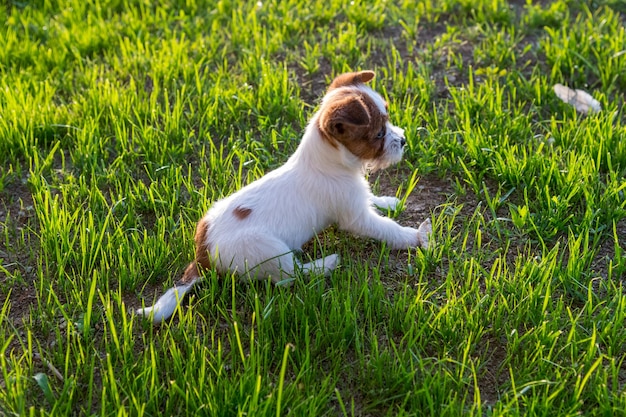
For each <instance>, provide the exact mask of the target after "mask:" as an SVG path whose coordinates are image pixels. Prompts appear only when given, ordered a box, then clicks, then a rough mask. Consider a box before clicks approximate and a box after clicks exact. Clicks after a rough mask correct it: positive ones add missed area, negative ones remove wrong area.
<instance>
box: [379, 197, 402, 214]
mask: <svg viewBox="0 0 626 417" xmlns="http://www.w3.org/2000/svg"><path fill="white" fill-rule="evenodd" d="M372 203H374V205H375V206H376V207H378V208H379V209H383V210H391V211H395V210H396V209H397V208H398V207H400V205H401V203H400V200H399V199H398V198H396V197H388V196H382V197H376V196H375V197H374V198H373V199H372Z"/></svg>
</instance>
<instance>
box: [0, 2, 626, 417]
mask: <svg viewBox="0 0 626 417" xmlns="http://www.w3.org/2000/svg"><path fill="white" fill-rule="evenodd" d="M625 25H626V6H625V5H624V2H623V1H622V0H594V1H582V0H555V1H549V0H544V1H538V2H534V1H530V0H527V1H523V0H511V1H506V0H474V1H473V0H440V1H439V0H419V1H403V2H394V1H378V2H367V1H359V0H355V1H339V0H324V1H318V0H311V1H308V2H301V1H293V0H286V1H265V0H264V1H258V2H241V1H239V2H238V1H227V0H220V1H210V0H207V1H201V0H185V1H175V0H168V1H146V0H131V1H120V0H101V1H100V0H85V1H77V0H74V1H72V0H68V1H63V0H58V1H56V0H35V1H15V0H8V1H5V2H3V4H2V5H1V6H0V417H3V416H14V415H15V416H18V415H19V416H22V415H32V416H39V415H42V416H43V415H46V416H47V415H50V416H52V415H54V416H65V415H102V416H126V415H129V416H156V415H163V416H174V415H216V416H226V415H233V416H234V415H237V416H243V415H275V416H280V415H288V414H289V415H294V416H302V415H310V416H320V415H330V416H335V415H341V416H379V415H387V416H403V415H432V416H459V415H470V416H484V415H490V416H504V415H506V416H516V415H520V416H522V415H523V416H535V415H546V416H569V415H572V416H573V415H580V414H583V415H590V416H595V415H602V416H614V415H626V327H625V324H626V323H625V320H626V292H625V288H624V279H625V278H626V251H625V249H626V197H625V193H626V179H625V177H626V112H625V111H624V110H623V104H624V101H625V100H626V30H625ZM358 69H372V70H374V71H376V74H377V76H376V78H375V80H374V82H373V87H374V88H375V89H376V90H377V91H379V92H381V94H383V96H384V97H385V98H386V100H387V101H388V102H389V104H390V115H391V121H392V122H393V123H394V124H397V125H399V126H401V127H403V128H405V130H406V135H407V139H408V144H407V148H406V152H405V158H404V160H403V161H402V162H400V163H399V164H397V165H396V166H394V167H391V168H389V169H387V170H385V171H383V172H379V173H372V174H371V175H370V178H369V180H370V182H371V184H372V189H373V190H374V191H375V192H376V193H382V194H386V195H396V196H398V197H399V198H401V199H402V200H403V202H404V206H403V209H401V210H398V211H396V212H393V213H386V215H389V216H392V217H394V218H395V219H396V220H397V221H398V222H399V223H401V224H403V225H409V226H414V227H417V225H419V224H420V222H421V221H423V220H424V219H425V218H428V217H429V218H431V220H432V222H433V227H434V232H433V239H434V241H435V244H434V245H433V247H432V248H430V249H428V250H421V249H412V250H409V251H391V250H389V248H387V247H386V246H385V245H384V244H383V243H380V242H376V241H372V240H368V239H364V238H359V237H355V236H352V235H349V234H346V233H345V232H342V231H341V230H339V229H337V228H335V227H331V228H329V229H327V230H325V231H323V232H321V233H320V234H319V235H318V236H317V237H316V238H314V239H313V240H312V241H311V242H309V243H307V245H306V246H305V248H304V252H303V255H302V256H303V257H304V258H309V257H310V258H314V259H315V258H317V257H319V256H321V255H324V254H331V253H339V254H340V255H341V257H342V265H341V267H340V268H339V269H337V270H336V271H335V272H334V273H333V274H332V276H330V277H328V278H324V277H322V276H314V277H311V278H310V279H309V278H306V277H298V278H297V279H296V280H295V284H294V285H293V286H291V287H283V286H275V285H272V284H271V283H269V282H241V281H240V280H239V279H238V278H237V277H236V276H218V275H217V274H216V273H215V271H208V272H207V274H206V279H205V280H204V281H203V282H202V283H201V284H199V285H198V286H197V287H196V288H195V290H194V291H193V292H192V293H191V295H190V297H188V299H186V301H185V303H184V304H183V305H182V306H181V308H180V309H178V310H177V312H176V314H175V316H174V317H173V318H172V319H171V320H169V321H167V322H165V323H163V324H161V325H157V326H153V325H152V324H151V323H149V322H148V321H147V320H145V319H144V318H142V317H137V316H134V315H133V314H132V312H133V311H134V310H135V309H136V308H138V307H141V306H142V305H143V304H151V303H152V301H153V300H154V299H155V297H157V296H158V295H160V294H162V293H163V291H164V290H165V289H167V288H169V287H171V286H172V284H173V283H174V282H175V281H176V280H177V279H178V278H179V277H180V275H181V273H182V271H183V270H184V268H185V266H186V265H187V263H188V262H190V261H191V260H192V259H193V251H194V246H193V233H194V230H195V223H196V221H197V220H198V219H199V218H200V217H201V216H202V215H203V213H204V212H205V211H206V210H207V209H208V208H209V207H210V206H211V204H212V202H214V201H216V200H217V199H219V198H221V197H223V196H226V195H228V194H230V193H232V192H233V191H235V190H237V189H239V188H241V187H242V186H243V185H245V184H247V183H249V182H251V181H253V180H255V179H257V178H259V177H261V176H262V175H263V174H264V173H266V172H269V171H271V170H272V169H274V168H276V167H277V166H279V165H281V164H282V163H283V162H284V161H286V159H287V158H288V156H289V155H290V154H291V153H292V152H293V151H294V150H295V148H296V147H297V145H298V141H299V138H300V137H301V134H302V132H303V130H304V127H305V125H306V123H307V120H308V118H309V117H310V116H311V115H312V114H313V113H314V111H315V110H316V108H317V105H318V103H319V100H320V98H321V96H322V95H323V94H324V92H325V90H326V88H327V86H328V84H329V82H330V81H331V80H332V78H333V77H334V76H335V75H337V74H339V73H341V72H345V71H351V70H358ZM557 83H560V84H563V85H566V86H569V87H572V88H578V89H582V90H585V91H587V92H589V93H590V94H591V95H592V96H593V97H594V98H595V99H597V100H598V101H599V102H600V104H601V107H602V109H601V110H600V111H598V112H592V113H589V114H583V113H581V112H577V111H576V109H575V108H574V106H572V105H571V104H569V103H565V102H563V101H562V100H560V99H559V98H558V97H557V96H556V94H555V92H554V90H553V86H554V85H555V84H557Z"/></svg>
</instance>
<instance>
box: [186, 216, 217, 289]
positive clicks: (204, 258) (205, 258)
mask: <svg viewBox="0 0 626 417" xmlns="http://www.w3.org/2000/svg"><path fill="white" fill-rule="evenodd" d="M208 232H209V222H208V220H206V219H205V218H202V219H200V221H199V222H198V224H197V225H196V235H195V237H194V241H195V243H196V259H195V260H194V261H193V262H191V263H190V264H189V265H187V268H186V269H185V272H184V273H183V277H182V278H181V279H180V281H178V282H179V283H180V284H186V283H189V282H191V281H193V280H194V279H196V278H198V277H199V276H200V268H202V269H209V268H210V267H211V258H210V257H209V250H210V248H209V244H208V242H207V234H208Z"/></svg>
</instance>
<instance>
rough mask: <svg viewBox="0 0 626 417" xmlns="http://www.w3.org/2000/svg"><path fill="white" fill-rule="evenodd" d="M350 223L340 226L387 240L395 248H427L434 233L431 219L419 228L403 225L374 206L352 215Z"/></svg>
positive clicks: (359, 233) (356, 232)
mask: <svg viewBox="0 0 626 417" xmlns="http://www.w3.org/2000/svg"><path fill="white" fill-rule="evenodd" d="M351 219H352V220H353V221H352V222H351V223H349V224H340V227H341V228H342V229H344V230H347V231H349V232H352V233H355V234H358V235H361V236H367V237H371V238H374V239H377V240H382V241H385V242H387V243H388V244H389V245H390V246H391V248H393V249H407V248H414V247H418V246H419V247H422V248H427V247H428V245H429V235H430V234H431V233H432V226H431V224H430V219H427V220H426V221H424V222H423V223H422V224H421V225H420V227H419V229H414V228H412V227H403V226H400V225H399V224H398V223H396V222H394V221H393V220H391V219H389V218H387V217H383V216H380V215H379V214H378V213H376V211H375V210H374V209H373V208H371V207H370V208H368V209H367V210H365V211H363V212H362V213H360V214H359V215H355V216H351Z"/></svg>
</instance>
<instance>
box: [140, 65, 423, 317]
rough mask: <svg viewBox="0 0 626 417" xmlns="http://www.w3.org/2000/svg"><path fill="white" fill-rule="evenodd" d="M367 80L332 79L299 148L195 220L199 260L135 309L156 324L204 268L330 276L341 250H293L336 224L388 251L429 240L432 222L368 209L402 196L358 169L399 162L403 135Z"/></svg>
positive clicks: (359, 75)
mask: <svg viewBox="0 0 626 417" xmlns="http://www.w3.org/2000/svg"><path fill="white" fill-rule="evenodd" d="M373 78H374V72H372V71H361V72H351V73H347V74H342V75H339V76H338V77H337V78H335V79H334V81H333V82H332V84H331V85H330V87H329V89H328V92H327V94H326V95H325V96H324V98H323V99H322V103H321V105H320V108H319V110H318V112H317V113H315V115H314V116H313V118H312V119H311V121H310V122H309V124H308V126H307V128H306V131H305V132H304V136H303V137H302V141H301V143H300V145H299V146H298V148H297V149H296V151H295V153H294V154H293V155H292V156H291V157H290V158H289V160H288V161H287V162H286V163H285V164H284V165H283V166H281V167H280V168H278V169H276V170H275V171H272V172H270V173H268V174H267V175H265V176H264V177H262V178H260V179H259V180H257V181H254V182H253V183H251V184H249V185H247V186H246V187H244V188H242V189H241V190H239V191H238V192H236V193H234V194H232V195H230V196H229V197H226V198H224V199H223V200H220V201H217V202H216V203H215V204H214V205H213V207H212V208H211V209H210V210H209V211H208V212H207V213H206V214H205V215H204V217H203V218H202V219H200V221H199V222H198V225H197V228H196V235H195V244H196V256H195V260H194V261H193V262H192V263H191V264H189V266H188V267H187V269H186V270H185V272H184V274H183V277H182V279H181V280H180V281H178V282H177V283H176V284H175V286H174V287H173V288H170V289H169V290H168V291H167V292H166V293H165V294H163V295H162V296H161V297H160V298H159V299H158V301H157V302H156V304H154V305H153V306H152V307H148V308H142V309H139V310H137V314H140V315H144V316H150V315H152V320H153V321H154V322H155V323H158V322H161V321H162V320H165V319H167V318H169V317H170V316H171V315H172V314H173V313H174V311H175V309H176V306H177V305H178V303H179V301H180V299H181V298H182V297H183V296H184V295H185V294H186V293H187V292H188V291H189V289H190V288H191V287H192V286H193V285H194V283H196V282H197V281H198V280H199V279H200V278H201V277H202V273H201V270H204V269H209V268H215V269H216V270H217V271H218V273H225V272H228V271H230V272H234V273H237V274H239V275H242V276H243V277H246V278H255V279H266V278H270V279H271V280H272V282H274V283H278V282H280V281H282V280H285V279H289V278H292V277H294V276H295V275H296V272H297V271H301V272H302V273H303V274H311V273H319V274H325V275H328V274H330V273H331V271H332V270H333V269H335V268H336V267H337V265H338V263H339V256H338V255H336V254H333V255H329V256H326V257H324V258H322V259H318V260H316V261H313V262H309V263H304V264H302V263H300V262H299V261H298V260H297V259H296V258H295V257H294V252H295V251H299V250H300V249H301V247H302V245H303V244H304V243H305V242H307V241H308V240H309V239H311V238H312V237H313V236H314V235H315V234H316V233H318V232H320V231H321V230H323V229H324V228H326V227H328V226H329V225H331V224H333V223H334V224H337V225H338V227H339V228H341V229H343V230H347V231H349V232H352V233H354V234H357V235H361V236H367V237H370V238H374V239H378V240H382V241H385V242H387V244H388V245H389V246H390V247H392V248H394V249H406V248H412V247H422V248H425V247H427V246H428V236H429V234H430V233H431V232H432V228H431V224H430V220H426V221H425V222H424V223H422V224H421V225H420V227H419V228H418V229H413V228H411V227H402V226H400V225H398V224H397V223H396V222H394V221H393V220H391V219H389V218H387V217H383V216H381V215H380V214H379V213H378V212H377V211H376V209H375V208H374V207H379V208H383V209H392V210H393V209H395V207H396V206H397V205H398V203H399V200H398V199H397V198H395V197H376V196H374V195H373V194H372V192H371V191H370V187H369V184H368V182H367V180H366V179H365V176H364V173H365V171H366V170H378V169H383V168H386V167H388V166H389V165H391V164H394V163H396V162H398V161H400V159H401V158H402V153H403V148H404V145H405V144H406V140H405V138H404V131H403V130H402V129H400V128H399V127H396V126H394V125H392V124H391V123H390V122H389V116H388V113H387V108H388V107H387V103H386V102H385V100H383V98H382V97H381V96H380V95H379V94H378V93H376V92H374V91H373V90H372V89H371V88H370V87H369V86H367V85H366V84H365V83H367V82H369V81H370V80H372V79H373Z"/></svg>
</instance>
